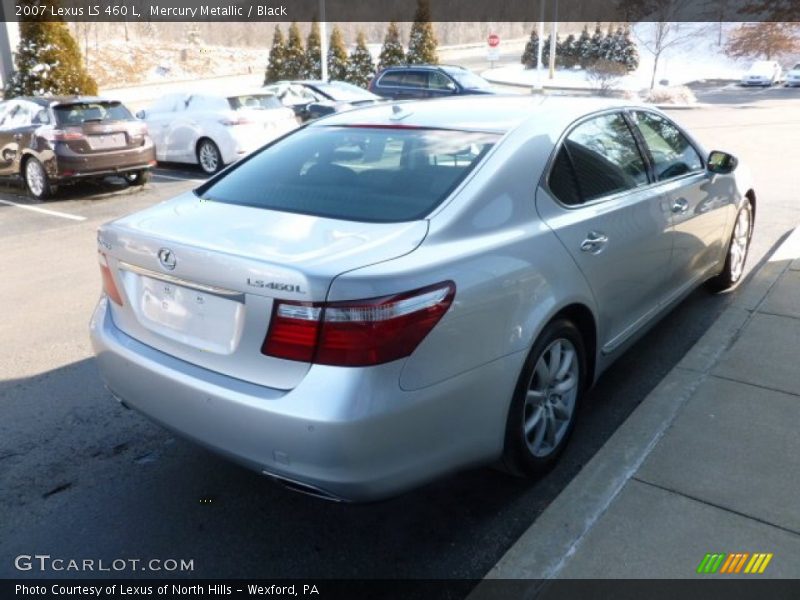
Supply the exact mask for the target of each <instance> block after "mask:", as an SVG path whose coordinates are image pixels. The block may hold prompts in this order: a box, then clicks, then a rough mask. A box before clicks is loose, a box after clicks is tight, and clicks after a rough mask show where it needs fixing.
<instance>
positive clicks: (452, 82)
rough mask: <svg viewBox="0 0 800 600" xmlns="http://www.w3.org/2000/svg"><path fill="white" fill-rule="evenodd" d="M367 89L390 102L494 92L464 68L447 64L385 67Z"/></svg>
mask: <svg viewBox="0 0 800 600" xmlns="http://www.w3.org/2000/svg"><path fill="white" fill-rule="evenodd" d="M369 90H370V91H371V92H373V93H375V94H377V95H378V96H383V97H384V98H391V99H393V100H402V99H405V98H439V97H442V96H454V95H459V94H462V95H465V94H494V93H495V91H494V89H493V88H492V85H491V84H490V83H489V82H488V81H486V80H485V79H484V78H483V77H480V76H479V75H476V74H475V73H473V72H472V71H470V70H469V69H465V68H464V67H453V66H447V65H414V66H408V67H388V68H386V69H384V70H383V71H381V72H380V73H378V75H377V76H376V77H375V78H374V79H373V80H372V81H371V82H370V84H369Z"/></svg>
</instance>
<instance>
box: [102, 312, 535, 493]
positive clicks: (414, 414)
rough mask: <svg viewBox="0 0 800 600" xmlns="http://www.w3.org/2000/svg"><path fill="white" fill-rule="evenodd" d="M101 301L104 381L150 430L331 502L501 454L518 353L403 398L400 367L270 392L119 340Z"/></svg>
mask: <svg viewBox="0 0 800 600" xmlns="http://www.w3.org/2000/svg"><path fill="white" fill-rule="evenodd" d="M107 302H108V301H107V300H106V299H105V298H103V299H102V300H101V301H100V303H99V304H98V306H97V309H96V310H95V313H94V315H93V317H92V321H91V325H90V328H91V338H92V344H93V346H94V349H95V353H96V355H97V363H98V367H99V369H100V372H101V375H102V377H103V379H104V380H105V382H106V384H107V385H108V387H109V389H110V390H111V391H112V393H113V394H114V395H116V396H117V397H118V398H120V399H122V400H123V401H124V402H125V403H126V404H127V405H129V406H130V407H132V408H135V409H137V410H139V411H141V412H142V413H144V414H146V415H148V416H149V417H150V418H152V419H153V420H155V421H156V422H159V423H161V424H162V425H164V426H166V427H167V428H169V429H171V430H173V431H175V432H177V433H179V434H180V435H182V436H184V437H187V438H189V439H192V440H194V441H196V442H198V443H199V444H201V445H203V446H206V447H208V448H210V449H212V450H214V451H216V452H219V453H220V454H223V455H225V456H227V457H229V458H231V459H233V460H236V461H237V462H240V463H242V464H244V465H246V466H248V467H250V468H252V469H255V470H257V471H259V472H262V473H265V474H267V475H271V476H273V477H276V478H278V479H284V480H288V481H289V482H297V483H300V484H301V485H303V486H308V487H310V488H313V489H315V490H318V491H319V494H320V495H322V496H326V497H329V498H333V499H343V500H353V501H365V500H374V499H378V498H382V497H387V496H391V495H394V494H398V493H400V492H403V491H405V490H407V489H410V488H413V487H415V486H418V485H420V484H422V483H424V482H426V481H429V480H431V479H433V478H435V477H437V476H440V475H443V474H445V473H448V472H451V471H454V470H457V469H460V468H464V467H467V466H470V465H476V464H480V463H486V462H490V461H492V460H494V459H496V458H498V457H499V456H500V453H501V451H502V447H503V436H504V430H505V422H506V415H507V410H508V403H509V401H510V398H511V394H512V391H513V388H514V384H515V382H516V374H517V373H518V372H519V368H520V367H521V364H522V361H523V360H524V353H517V354H514V355H510V356H508V357H505V358H503V359H500V360H497V361H494V362H492V363H489V364H487V365H484V366H483V367H481V368H478V369H475V370H473V371H470V372H468V373H465V374H462V375H459V376H457V377H454V378H451V379H449V380H446V381H444V382H441V383H439V384H436V385H433V386H430V387H427V388H424V389H421V390H416V391H413V392H407V391H403V390H401V389H400V387H399V383H398V382H399V375H400V370H401V369H402V365H403V361H396V362H394V363H389V364H386V365H381V366H379V367H371V368H367V369H348V368H336V367H324V366H319V365H314V366H313V367H312V368H311V369H310V370H309V372H308V374H307V375H306V377H305V378H304V379H303V381H302V382H301V383H300V384H299V385H298V386H297V387H295V388H294V389H292V390H289V391H284V390H276V389H271V388H267V387H263V386H258V385H254V384H250V383H247V382H244V381H241V380H237V379H233V378H230V377H227V376H224V375H221V374H219V373H215V372H212V371H208V370H206V369H202V368H200V367H197V366H195V365H192V364H189V363H186V362H184V361H181V360H178V359H176V358H174V357H172V356H169V355H166V354H164V353H162V352H159V351H158V350H155V349H153V348H151V347H149V346H146V345H144V344H142V343H140V342H138V341H136V340H134V339H133V338H131V337H129V336H127V335H126V334H125V333H123V332H122V331H120V330H119V329H118V328H117V327H116V325H115V324H114V322H113V319H112V317H111V314H110V311H109V310H108V307H107Z"/></svg>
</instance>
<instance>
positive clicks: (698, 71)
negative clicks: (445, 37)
mask: <svg viewBox="0 0 800 600" xmlns="http://www.w3.org/2000/svg"><path fill="white" fill-rule="evenodd" d="M733 26H735V24H734V25H733ZM654 27H655V24H654V23H639V24H637V25H635V26H634V28H633V32H634V39H635V40H636V41H637V44H638V46H639V56H640V63H639V68H638V69H637V70H636V71H634V72H633V73H630V74H629V75H626V76H625V77H622V78H620V79H619V81H618V83H617V85H616V86H615V87H616V88H617V89H620V90H625V91H632V92H638V91H641V90H644V89H648V88H649V87H650V78H651V76H652V73H653V63H654V58H653V55H652V54H651V53H650V52H649V51H648V50H647V49H646V48H645V46H644V44H643V43H642V41H641V40H647V39H649V38H650V37H651V36H652V34H653V29H654ZM678 27H679V30H678V34H677V35H679V36H681V37H684V36H688V37H687V40H686V41H685V42H684V43H681V44H680V45H677V46H674V47H672V48H668V49H666V50H665V51H664V52H663V54H662V55H661V58H660V59H659V64H658V71H657V72H656V84H658V83H659V82H660V81H664V80H666V81H667V82H668V83H667V84H666V85H669V86H677V85H685V84H687V83H691V82H693V81H702V80H708V79H721V80H731V81H733V80H738V79H739V78H740V77H741V76H742V73H743V72H744V70H745V69H746V68H747V67H748V66H749V65H748V63H747V62H737V61H735V60H732V59H730V58H728V57H727V56H725V54H724V53H723V52H722V49H721V47H720V46H718V45H717V41H718V35H719V31H718V28H719V25H718V24H716V23H714V24H706V23H680V24H678ZM730 29H731V25H730V24H723V44H724V41H725V35H724V34H725V32H726V31H729V30H730ZM482 75H483V76H484V77H485V78H486V79H488V80H489V81H492V82H494V83H505V84H511V85H525V86H533V85H534V84H535V83H536V82H537V81H538V77H539V75H538V73H537V70H536V69H525V68H524V67H523V66H522V65H521V64H515V65H508V66H504V67H499V68H496V69H489V70H487V71H484V72H483V73H482ZM542 77H543V83H544V86H545V87H563V88H592V87H597V85H596V84H595V83H593V82H592V81H590V80H589V79H588V78H587V75H586V72H585V71H583V70H581V69H574V70H573V69H558V70H557V71H556V73H555V77H554V78H553V79H548V72H547V69H543V70H542Z"/></svg>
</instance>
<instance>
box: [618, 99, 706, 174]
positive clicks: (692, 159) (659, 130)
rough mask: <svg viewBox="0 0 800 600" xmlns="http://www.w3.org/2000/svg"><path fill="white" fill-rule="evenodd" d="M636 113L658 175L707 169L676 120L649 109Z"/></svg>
mask: <svg viewBox="0 0 800 600" xmlns="http://www.w3.org/2000/svg"><path fill="white" fill-rule="evenodd" d="M633 116H634V120H635V121H636V125H637V127H638V128H639V131H641V132H642V136H643V137H644V139H645V141H646V142H647V147H648V148H649V150H650V155H651V156H652V158H653V170H654V171H655V175H656V179H658V180H659V181H663V180H665V179H671V178H672V177H680V176H681V175H685V174H686V173H692V172H694V171H700V170H702V169H703V160H702V159H701V158H700V155H699V154H698V153H697V151H696V150H695V149H694V147H693V146H692V145H691V144H690V143H689V140H688V139H686V136H685V135H683V134H682V133H681V132H680V130H679V129H678V128H677V127H676V126H675V125H674V124H673V123H671V122H669V121H668V120H667V119H665V118H663V117H661V116H659V115H656V114H653V113H648V112H635V113H633Z"/></svg>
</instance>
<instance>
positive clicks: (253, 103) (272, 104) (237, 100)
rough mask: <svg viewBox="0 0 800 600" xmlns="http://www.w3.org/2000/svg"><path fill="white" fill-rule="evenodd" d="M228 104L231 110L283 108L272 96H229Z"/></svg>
mask: <svg viewBox="0 0 800 600" xmlns="http://www.w3.org/2000/svg"><path fill="white" fill-rule="evenodd" d="M228 104H230V107H231V109H232V110H241V109H246V110H251V109H254V110H260V109H265V108H283V104H282V103H281V101H280V100H278V98H276V97H275V96H274V95H272V94H244V95H242V96H231V97H229V98H228Z"/></svg>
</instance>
